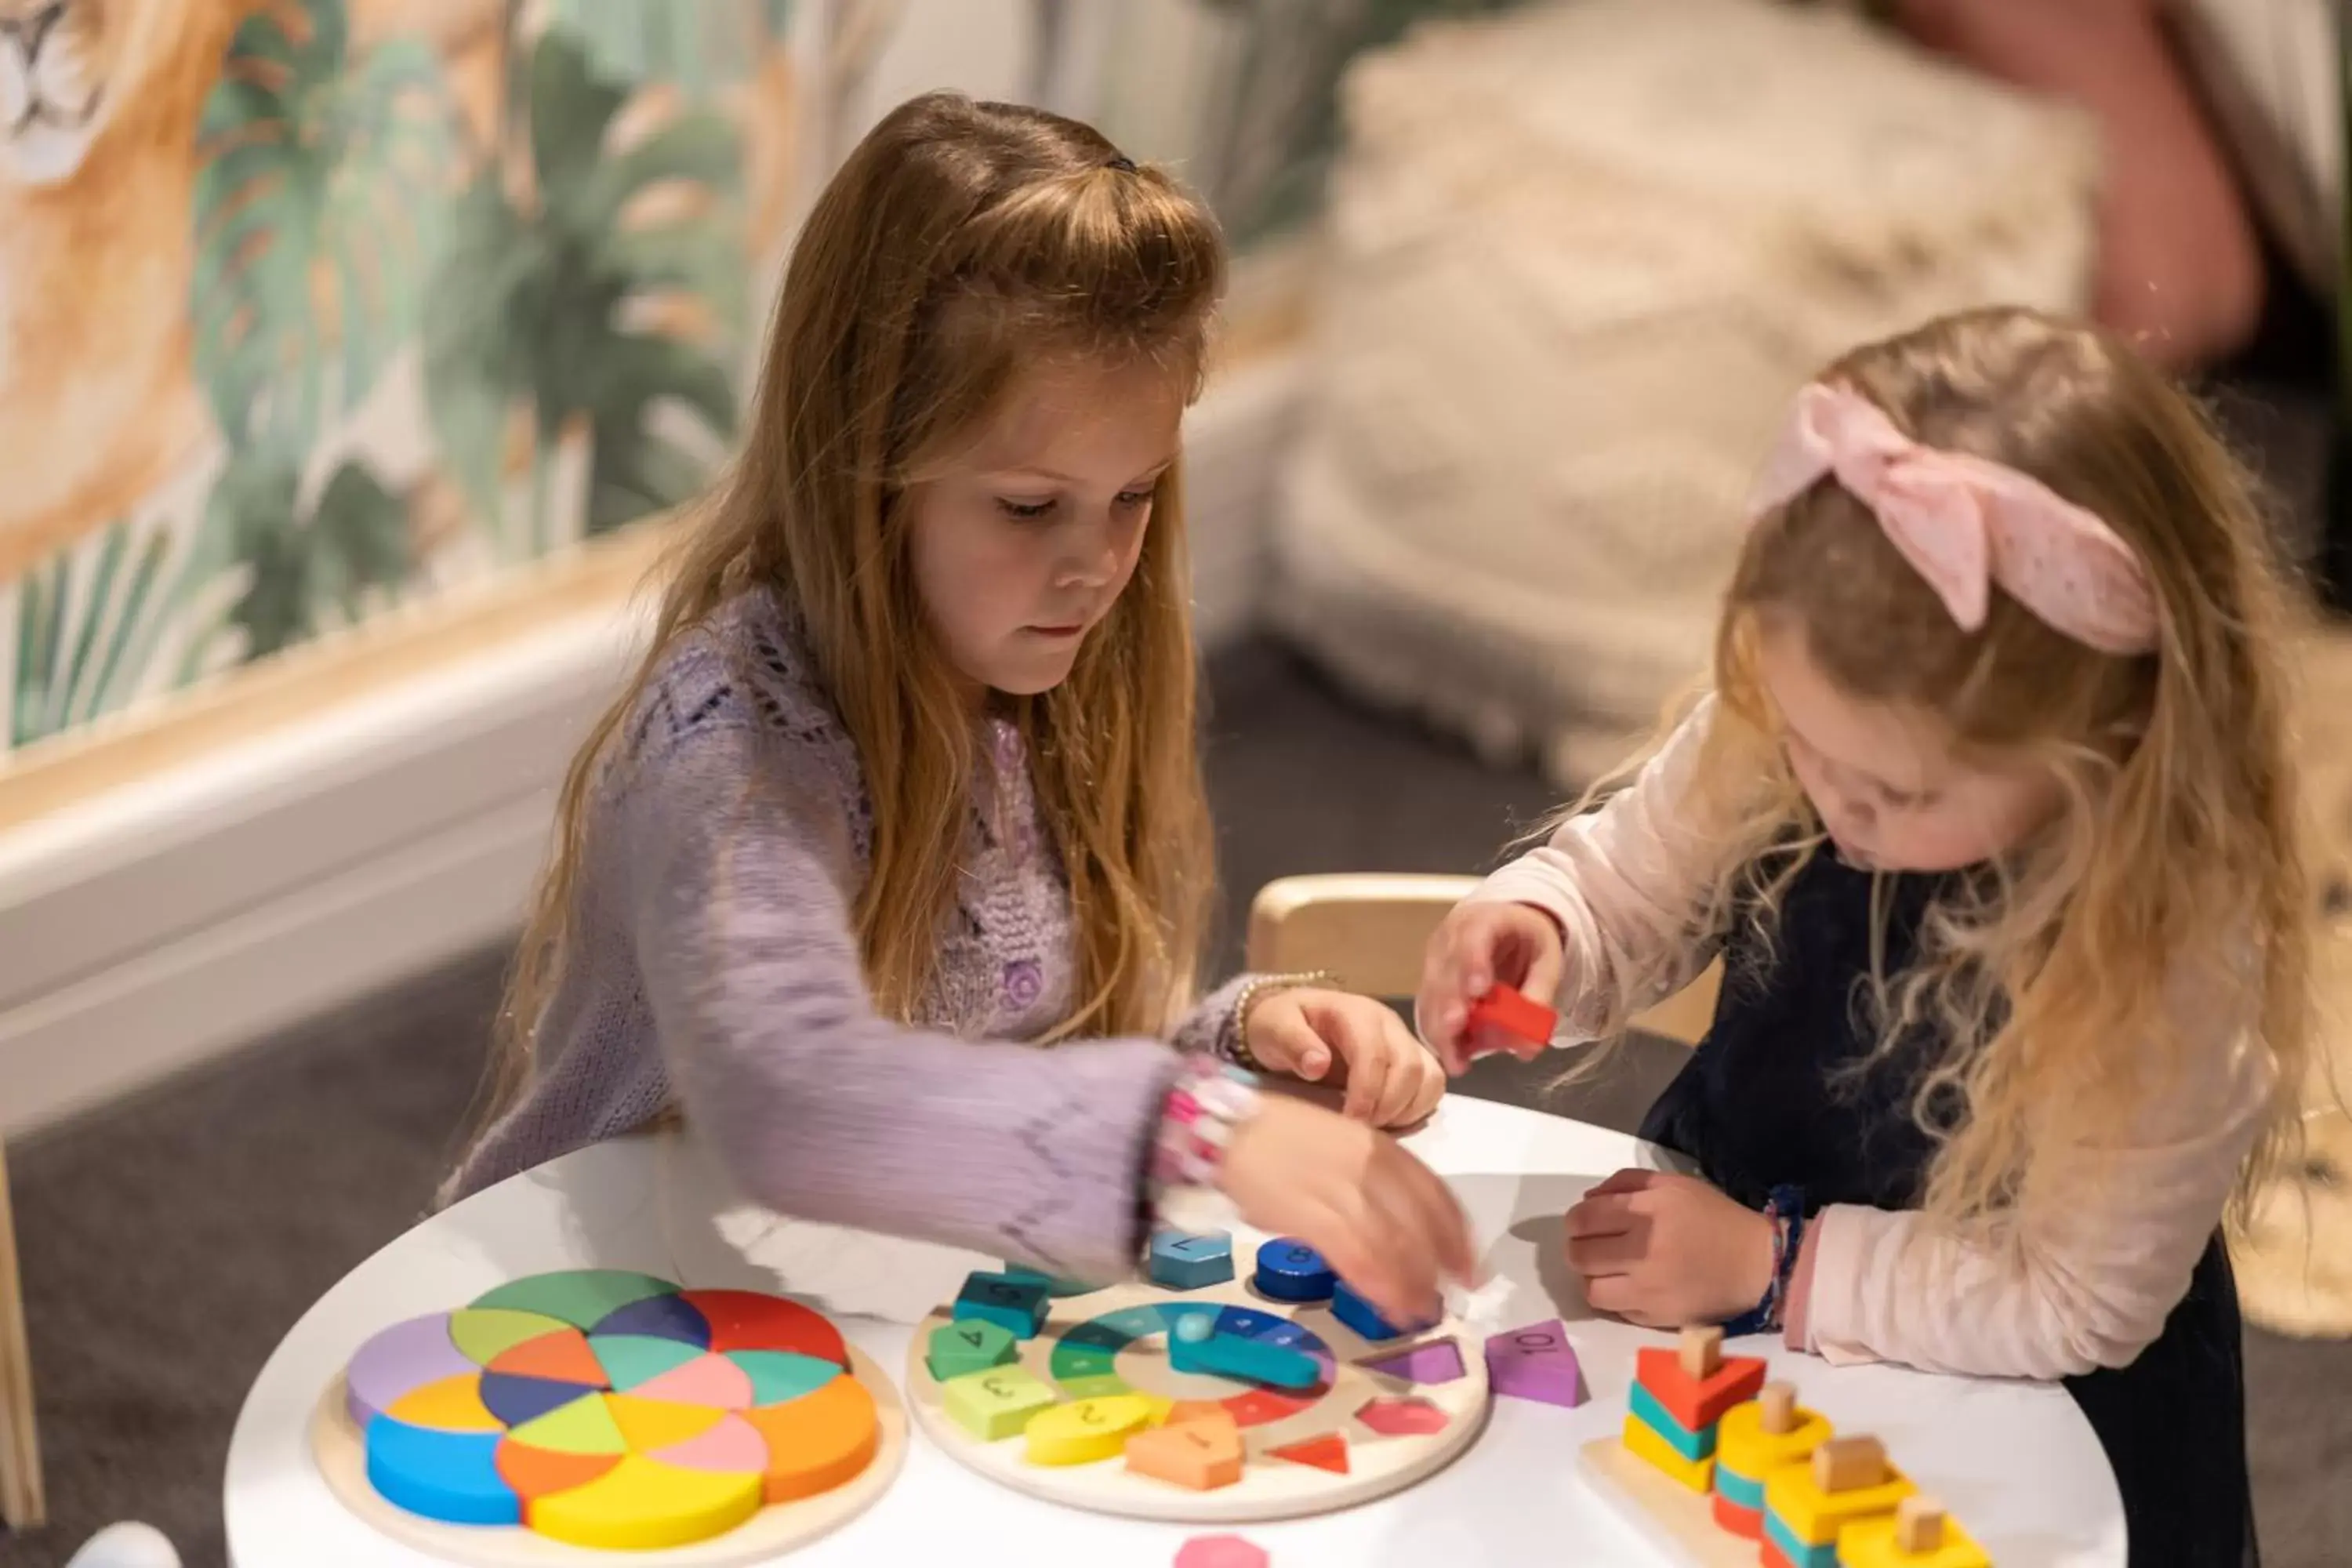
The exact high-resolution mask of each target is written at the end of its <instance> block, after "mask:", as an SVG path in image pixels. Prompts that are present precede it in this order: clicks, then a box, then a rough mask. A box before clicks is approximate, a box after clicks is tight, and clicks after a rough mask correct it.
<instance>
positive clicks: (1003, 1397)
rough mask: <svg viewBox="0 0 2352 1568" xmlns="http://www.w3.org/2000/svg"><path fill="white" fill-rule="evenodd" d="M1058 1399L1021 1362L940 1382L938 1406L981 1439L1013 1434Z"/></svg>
mask: <svg viewBox="0 0 2352 1568" xmlns="http://www.w3.org/2000/svg"><path fill="white" fill-rule="evenodd" d="M1060 1402H1061V1395H1059V1394H1055V1392H1054V1390H1053V1388H1052V1387H1051V1386H1050V1385H1049V1384H1046V1382H1045V1380H1044V1379H1043V1378H1041V1377H1039V1376H1038V1375H1037V1374H1036V1373H1034V1372H1031V1371H1030V1370H1029V1369H1028V1368H1027V1367H1024V1366H1000V1367H995V1368H992V1369H991V1370H990V1371H987V1372H971V1373H965V1374H964V1375H963V1376H961V1377H951V1378H950V1379H948V1381H947V1382H945V1383H942V1384H940V1405H941V1407H942V1408H944V1409H945V1410H946V1411H947V1413H948V1415H950V1416H951V1417H953V1418H954V1420H955V1423H956V1425H957V1426H961V1427H962V1428H963V1429H964V1430H965V1431H967V1432H969V1433H971V1435H972V1436H975V1437H977V1438H979V1439H980V1440H981V1441H982V1442H983V1443H993V1442H995V1441H997V1440H998V1439H999V1438H1001V1437H1010V1436H1013V1435H1014V1434H1015V1433H1017V1432H1019V1431H1021V1430H1022V1428H1024V1427H1025V1426H1028V1425H1029V1422H1030V1419H1031V1418H1032V1417H1033V1416H1034V1415H1036V1414H1037V1413H1038V1412H1039V1411H1041V1410H1045V1409H1049V1408H1051V1407H1052V1406H1053V1405H1057V1404H1059V1403H1060Z"/></svg>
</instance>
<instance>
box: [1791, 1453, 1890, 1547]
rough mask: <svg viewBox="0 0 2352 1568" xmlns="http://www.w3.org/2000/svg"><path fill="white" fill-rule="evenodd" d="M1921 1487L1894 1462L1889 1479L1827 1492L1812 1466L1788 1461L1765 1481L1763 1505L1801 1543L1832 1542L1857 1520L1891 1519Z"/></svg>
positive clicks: (1802, 1544)
mask: <svg viewBox="0 0 2352 1568" xmlns="http://www.w3.org/2000/svg"><path fill="white" fill-rule="evenodd" d="M1917 1490H1918V1488H1917V1487H1916V1486H1913V1485H1912V1484H1911V1481H1910V1479H1909V1478H1908V1477H1906V1476H1905V1475H1904V1474H1903V1472H1902V1471H1900V1470H1898V1469H1896V1468H1895V1467H1894V1466H1892V1465H1889V1466H1887V1467H1886V1479H1885V1480H1884V1481H1881V1482H1880V1483H1879V1484H1878V1485H1876V1486H1874V1487H1856V1488H1854V1489H1853V1490H1851V1491H1843V1492H1825V1491H1823V1490H1822V1489H1821V1488H1820V1487H1819V1486H1818V1485H1816V1484H1815V1482H1814V1479H1813V1472H1812V1470H1811V1468H1808V1467H1806V1466H1803V1465H1787V1466H1783V1467H1782V1468H1780V1469H1778V1470H1775V1471H1774V1472H1773V1473H1772V1474H1771V1475H1770V1476H1769V1477H1767V1478H1766V1479H1765V1481H1764V1506H1765V1507H1766V1508H1768V1509H1769V1510H1771V1511H1772V1513H1773V1514H1774V1515H1776V1516H1777V1517H1778V1518H1779V1519H1780V1523H1781V1524H1782V1525H1783V1526H1784V1527H1786V1529H1787V1530H1788V1531H1789V1533H1790V1535H1792V1536H1794V1537H1795V1538H1796V1540H1797V1543H1798V1544H1799V1545H1801V1546H1833V1545H1835V1544H1836V1543H1837V1540H1838V1531H1841V1530H1843V1529H1844V1528H1845V1527H1846V1526H1848V1525H1850V1524H1852V1523H1853V1522H1854V1521H1857V1520H1864V1519H1871V1518H1874V1517H1875V1516H1877V1515H1879V1514H1885V1515H1887V1516H1888V1517H1889V1518H1890V1519H1892V1517H1893V1516H1894V1513H1895V1508H1896V1506H1897V1505H1898V1504H1900V1503H1901V1502H1902V1501H1903V1500H1904V1499H1905V1498H1907V1497H1909V1496H1910V1495H1911V1494H1912V1493H1913V1492H1916V1491H1917Z"/></svg>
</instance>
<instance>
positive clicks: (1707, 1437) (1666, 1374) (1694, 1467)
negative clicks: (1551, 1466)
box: [1624, 1328, 1764, 1496]
mask: <svg viewBox="0 0 2352 1568" xmlns="http://www.w3.org/2000/svg"><path fill="white" fill-rule="evenodd" d="M1763 1386H1764V1363H1763V1362H1762V1361H1761V1360H1759V1359H1758V1358H1756V1357H1753V1356H1729V1357H1727V1356H1725V1355H1724V1353H1723V1331H1722V1330H1721V1329H1717V1328H1699V1329H1685V1330H1684V1331H1683V1335H1682V1342H1681V1343H1680V1344H1679V1345H1678V1346H1676V1347H1675V1349H1674V1350H1671V1351H1667V1350H1644V1351H1643V1352H1640V1353H1639V1354H1638V1355H1637V1356H1636V1357H1635V1358H1634V1377H1633V1392H1632V1394H1631V1395H1630V1396H1629V1404H1628V1406H1627V1409H1626V1412H1625V1431H1624V1442H1625V1448H1626V1451H1627V1452H1628V1453H1631V1454H1633V1456H1634V1457H1635V1458H1639V1459H1642V1460H1643V1461H1645V1462H1647V1463H1648V1464H1651V1465H1654V1466H1655V1467H1656V1468H1658V1469H1660V1470H1663V1471H1664V1472H1665V1473H1666V1474H1667V1475H1668V1476H1670V1477H1672V1478H1673V1479H1675V1480H1676V1481H1678V1482H1680V1483H1681V1484H1682V1485H1684V1486H1685V1487H1688V1488H1689V1489H1691V1490H1693V1491H1695V1492H1697V1493H1699V1494H1701V1495H1702V1496H1704V1495H1706V1492H1707V1491H1708V1489H1709V1488H1710V1485H1711V1483H1712V1481H1713V1479H1714V1472H1715V1455H1716V1439H1717V1433H1716V1428H1717V1424H1718V1423H1719V1422H1721V1421H1722V1419H1723V1417H1724V1415H1726V1414H1727V1412H1729V1411H1730V1410H1731V1408H1732V1407H1733V1406H1734V1405H1741V1404H1744V1403H1746V1402H1747V1401H1748V1400H1750V1399H1753V1398H1755V1397H1756V1394H1757V1391H1758V1390H1759V1389H1760V1388H1762V1387H1763Z"/></svg>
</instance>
